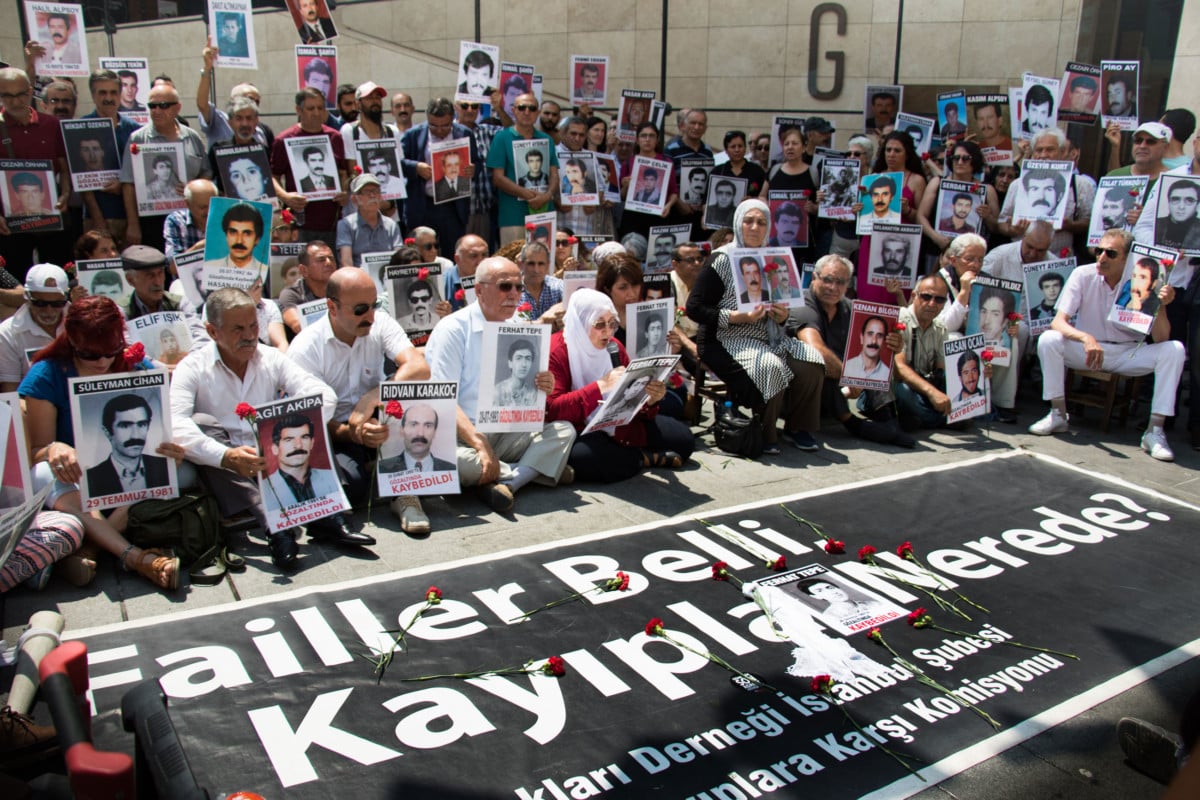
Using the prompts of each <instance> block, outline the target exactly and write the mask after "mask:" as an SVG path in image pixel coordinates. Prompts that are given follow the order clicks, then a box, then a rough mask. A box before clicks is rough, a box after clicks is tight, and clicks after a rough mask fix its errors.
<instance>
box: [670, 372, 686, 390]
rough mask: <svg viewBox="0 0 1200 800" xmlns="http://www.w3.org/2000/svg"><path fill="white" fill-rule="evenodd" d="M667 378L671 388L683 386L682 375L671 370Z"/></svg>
mask: <svg viewBox="0 0 1200 800" xmlns="http://www.w3.org/2000/svg"><path fill="white" fill-rule="evenodd" d="M667 380H668V381H669V382H670V384H671V388H672V389H678V388H679V387H681V386H683V376H682V375H680V374H679V373H678V372H672V373H671V377H670V378H668V379H667Z"/></svg>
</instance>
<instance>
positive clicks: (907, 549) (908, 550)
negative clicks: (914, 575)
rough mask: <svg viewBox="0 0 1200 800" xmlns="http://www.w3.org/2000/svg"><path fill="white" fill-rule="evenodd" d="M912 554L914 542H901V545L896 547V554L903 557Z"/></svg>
mask: <svg viewBox="0 0 1200 800" xmlns="http://www.w3.org/2000/svg"><path fill="white" fill-rule="evenodd" d="M912 554H913V546H912V542H904V543H903V544H901V545H900V546H899V547H897V548H896V555H898V556H900V557H901V558H904V559H908V558H912Z"/></svg>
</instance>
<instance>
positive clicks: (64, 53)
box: [41, 14, 83, 65]
mask: <svg viewBox="0 0 1200 800" xmlns="http://www.w3.org/2000/svg"><path fill="white" fill-rule="evenodd" d="M72 21H73V17H72V16H71V15H70V14H47V15H46V32H47V33H49V34H50V43H49V47H47V48H46V55H44V56H42V59H41V60H42V62H43V63H46V64H75V65H78V64H80V63H82V61H83V56H82V55H81V54H80V52H79V42H77V41H75V40H74V39H73V38H71V23H72Z"/></svg>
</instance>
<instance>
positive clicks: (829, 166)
mask: <svg viewBox="0 0 1200 800" xmlns="http://www.w3.org/2000/svg"><path fill="white" fill-rule="evenodd" d="M861 169H862V162H860V161H859V160H858V159H857V158H826V159H825V160H824V161H822V162H821V181H820V186H821V191H822V192H824V199H822V200H821V201H820V203H819V206H820V207H819V209H818V211H817V216H818V217H820V218H821V219H837V220H842V221H843V222H853V221H854V209H853V208H852V206H853V205H854V203H855V202H856V201H857V200H858V174H859V172H860V171H861Z"/></svg>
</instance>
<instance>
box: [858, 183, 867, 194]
mask: <svg viewBox="0 0 1200 800" xmlns="http://www.w3.org/2000/svg"><path fill="white" fill-rule="evenodd" d="M858 193H859V194H866V193H867V187H866V186H863V185H862V184H861V183H860V184H859V185H858Z"/></svg>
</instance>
